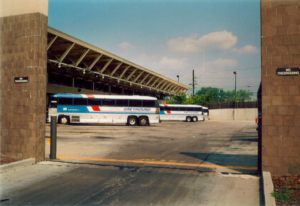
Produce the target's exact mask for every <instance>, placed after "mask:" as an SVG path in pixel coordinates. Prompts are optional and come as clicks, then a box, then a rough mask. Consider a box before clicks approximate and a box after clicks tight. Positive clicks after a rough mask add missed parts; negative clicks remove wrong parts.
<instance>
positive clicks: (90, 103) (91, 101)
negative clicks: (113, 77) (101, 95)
mask: <svg viewBox="0 0 300 206" xmlns="http://www.w3.org/2000/svg"><path fill="white" fill-rule="evenodd" d="M88 106H102V102H101V99H92V98H89V99H88Z"/></svg>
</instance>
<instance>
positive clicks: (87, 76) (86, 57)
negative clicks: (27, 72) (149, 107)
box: [47, 27, 189, 102]
mask: <svg viewBox="0 0 300 206" xmlns="http://www.w3.org/2000/svg"><path fill="white" fill-rule="evenodd" d="M47 74H48V76H47V78H48V79H47V82H48V84H47V94H53V93H79V94H114V95H144V96H153V97H157V99H158V100H159V101H160V102H163V101H164V99H165V97H166V96H176V95H179V94H181V93H182V92H185V91H187V90H188V89H189V87H187V86H185V85H183V84H180V83H179V82H177V81H174V80H172V79H169V78H167V77H165V76H163V75H160V74H158V73H156V72H153V71H151V70H149V69H146V68H144V67H141V66H139V65H137V64H134V63H132V62H130V61H128V60H126V59H123V58H121V57H118V56H116V55H114V54H111V53H109V52H107V51H104V50H102V49H100V48H97V47H95V46H93V45H90V44H88V43H86V42H83V41H81V40H79V39H76V38H74V37H72V36H70V35H67V34H65V33H62V32H60V31H57V30H55V29H53V28H51V27H48V28H47Z"/></svg>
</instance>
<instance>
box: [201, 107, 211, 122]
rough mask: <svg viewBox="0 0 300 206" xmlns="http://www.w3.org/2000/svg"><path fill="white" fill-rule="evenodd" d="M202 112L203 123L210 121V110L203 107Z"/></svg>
mask: <svg viewBox="0 0 300 206" xmlns="http://www.w3.org/2000/svg"><path fill="white" fill-rule="evenodd" d="M202 112H203V117H204V118H203V121H204V120H205V119H208V120H209V110H208V107H202Z"/></svg>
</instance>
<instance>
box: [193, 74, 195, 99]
mask: <svg viewBox="0 0 300 206" xmlns="http://www.w3.org/2000/svg"><path fill="white" fill-rule="evenodd" d="M193 96H195V75H194V70H193Z"/></svg>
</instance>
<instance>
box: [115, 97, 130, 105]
mask: <svg viewBox="0 0 300 206" xmlns="http://www.w3.org/2000/svg"><path fill="white" fill-rule="evenodd" d="M116 106H117V107H128V99H117V100H116Z"/></svg>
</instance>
